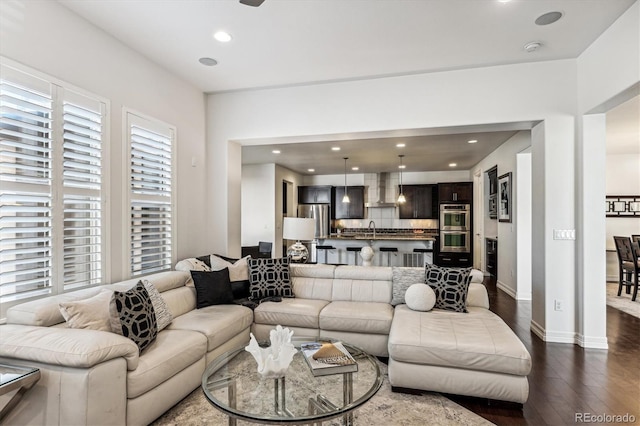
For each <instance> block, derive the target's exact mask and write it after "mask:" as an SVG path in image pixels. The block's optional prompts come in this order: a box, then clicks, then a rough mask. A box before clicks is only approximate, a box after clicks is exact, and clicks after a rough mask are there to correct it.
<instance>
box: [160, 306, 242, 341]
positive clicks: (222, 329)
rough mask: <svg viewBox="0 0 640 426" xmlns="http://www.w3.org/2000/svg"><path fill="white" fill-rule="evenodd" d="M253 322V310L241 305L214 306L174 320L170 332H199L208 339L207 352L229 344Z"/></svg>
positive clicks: (191, 312) (195, 310)
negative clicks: (229, 341)
mask: <svg viewBox="0 0 640 426" xmlns="http://www.w3.org/2000/svg"><path fill="white" fill-rule="evenodd" d="M252 322H253V312H251V309H249V308H246V307H244V306H240V305H212V306H207V307H206V308H201V309H194V310H193V311H190V312H187V313H186V314H184V315H180V316H179V317H176V318H174V319H173V322H171V324H170V325H169V327H168V329H169V330H193V331H198V332H200V333H201V334H202V335H204V336H205V337H206V338H207V352H209V351H212V350H214V349H215V348H217V347H218V346H220V345H222V344H223V343H225V342H227V341H228V340H230V339H231V338H233V337H234V336H236V335H238V334H240V333H241V332H242V331H243V330H245V329H247V328H249V327H250V326H251V323H252Z"/></svg>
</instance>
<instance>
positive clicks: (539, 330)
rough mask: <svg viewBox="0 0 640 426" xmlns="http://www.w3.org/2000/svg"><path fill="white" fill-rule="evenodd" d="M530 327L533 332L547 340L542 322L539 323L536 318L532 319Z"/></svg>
mask: <svg viewBox="0 0 640 426" xmlns="http://www.w3.org/2000/svg"><path fill="white" fill-rule="evenodd" d="M530 329H531V331H533V334H535V335H536V336H538V337H539V338H540V339H541V340H542V341H543V342H544V341H546V340H545V335H544V327H542V326H540V324H538V323H537V322H535V321H534V320H531V326H530Z"/></svg>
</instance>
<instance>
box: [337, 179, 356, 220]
mask: <svg viewBox="0 0 640 426" xmlns="http://www.w3.org/2000/svg"><path fill="white" fill-rule="evenodd" d="M347 195H349V200H350V202H348V203H343V202H342V197H344V186H338V187H336V188H335V200H334V203H333V204H334V206H335V216H334V217H333V218H334V219H364V186H347Z"/></svg>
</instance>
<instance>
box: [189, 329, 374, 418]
mask: <svg viewBox="0 0 640 426" xmlns="http://www.w3.org/2000/svg"><path fill="white" fill-rule="evenodd" d="M314 341H332V340H331V339H323V338H318V337H295V336H294V337H293V339H292V343H293V344H294V346H295V347H296V348H298V349H300V345H301V344H302V343H307V342H314ZM342 344H343V345H344V346H345V348H346V349H347V350H348V351H349V352H350V353H351V355H352V356H353V358H354V359H355V360H356V362H357V363H358V371H357V372H354V373H338V374H332V375H326V376H318V377H315V376H314V375H313V373H312V372H311V369H310V368H309V366H308V365H307V362H306V361H305V359H304V356H303V355H302V353H301V352H300V351H298V352H297V353H296V354H295V356H294V357H293V361H292V362H291V364H290V365H289V369H288V370H287V373H286V376H285V377H284V378H281V379H264V378H262V376H261V375H260V374H259V373H258V371H257V369H258V366H257V363H256V361H255V359H254V358H253V356H252V355H251V354H250V353H249V352H247V351H245V350H244V347H242V348H239V349H237V350H235V351H231V352H227V353H225V354H223V355H221V356H219V357H218V358H216V359H215V360H214V361H213V362H211V363H210V364H209V365H208V366H207V368H206V370H205V372H204V374H203V376H202V389H203V391H204V394H205V396H206V397H207V399H208V400H209V402H210V403H211V404H213V405H214V406H215V407H216V408H217V409H219V410H220V411H222V412H223V413H225V414H227V415H228V416H229V425H232V426H233V425H235V424H236V420H237V419H240V420H244V421H248V422H252V423H262V424H321V422H323V421H325V420H329V419H333V418H336V417H343V419H344V424H345V425H352V424H353V411H354V410H355V409H357V408H358V407H360V406H361V405H362V404H364V403H365V402H367V401H368V400H369V399H371V397H372V396H373V395H375V394H376V392H378V390H379V389H380V386H381V385H382V379H383V378H382V374H381V372H380V368H379V367H378V363H377V362H376V360H375V358H374V357H372V356H371V355H369V354H367V353H365V352H364V351H362V350H361V349H359V348H357V347H355V346H352V345H349V344H347V343H345V342H342Z"/></svg>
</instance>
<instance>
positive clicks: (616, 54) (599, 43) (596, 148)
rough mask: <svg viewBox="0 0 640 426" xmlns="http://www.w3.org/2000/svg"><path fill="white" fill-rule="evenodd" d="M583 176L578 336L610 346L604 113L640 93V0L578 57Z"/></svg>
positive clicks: (580, 170) (579, 205)
mask: <svg viewBox="0 0 640 426" xmlns="http://www.w3.org/2000/svg"><path fill="white" fill-rule="evenodd" d="M577 82H578V110H579V113H580V114H589V115H584V116H582V117H580V119H579V120H577V129H576V130H577V134H578V143H577V144H576V156H577V160H578V161H577V162H576V171H577V176H578V181H577V183H578V185H577V188H576V190H577V191H576V193H577V199H576V203H577V208H578V215H577V227H576V228H577V229H576V231H577V232H576V234H577V238H578V242H579V245H578V250H577V256H578V258H577V260H578V262H577V265H576V275H577V283H576V294H577V299H578V303H579V306H580V307H581V311H580V312H578V315H577V316H576V322H577V327H576V328H577V330H576V331H577V339H578V341H579V342H580V344H581V345H583V346H589V347H601V348H606V347H607V343H606V337H604V336H606V290H605V286H604V284H603V283H604V282H605V281H606V266H605V265H606V256H605V247H606V244H607V242H606V230H605V228H606V224H605V218H604V215H603V214H602V213H601V210H600V207H599V206H601V205H602V200H603V199H604V197H605V182H604V181H605V170H606V167H605V156H606V151H605V144H606V132H605V117H604V116H603V114H598V113H604V112H606V111H608V110H609V109H611V108H612V107H615V106H617V105H618V104H620V103H622V102H624V101H625V100H627V99H630V98H631V97H632V96H636V95H637V94H638V87H639V84H638V83H639V82H640V3H639V2H637V1H636V2H635V3H634V4H633V5H632V6H631V7H630V8H629V9H628V10H627V11H626V12H625V13H624V14H623V15H622V16H621V17H620V18H618V19H617V20H616V22H614V23H613V24H612V25H611V26H610V27H609V28H608V29H607V31H605V32H604V33H603V34H602V35H601V36H600V37H599V38H598V39H596V40H595V41H594V42H593V43H592V44H591V46H589V47H588V48H587V49H586V50H585V51H584V52H583V53H582V54H581V55H580V56H579V57H578V60H577Z"/></svg>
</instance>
